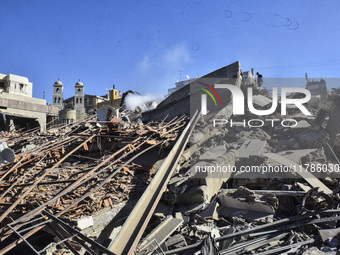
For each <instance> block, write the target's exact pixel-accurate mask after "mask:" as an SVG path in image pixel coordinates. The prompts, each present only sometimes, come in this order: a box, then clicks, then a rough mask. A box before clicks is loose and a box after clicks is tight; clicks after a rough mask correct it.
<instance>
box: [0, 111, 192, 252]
mask: <svg viewBox="0 0 340 255" xmlns="http://www.w3.org/2000/svg"><path fill="white" fill-rule="evenodd" d="M185 122H186V120H185V117H184V116H183V117H181V118H179V117H178V118H175V119H173V120H171V121H169V122H164V121H163V122H158V123H157V122H150V123H148V124H147V125H143V124H142V123H141V122H138V121H129V122H128V121H123V120H121V119H119V118H118V117H113V118H111V119H110V120H109V121H104V122H103V121H97V120H96V119H95V118H92V119H87V120H84V121H82V122H79V123H73V124H68V125H63V126H58V127H54V126H53V127H51V128H49V129H47V131H45V132H39V130H34V131H30V132H23V133H20V132H16V133H11V134H7V136H6V137H5V138H4V139H5V141H6V143H7V145H8V146H9V147H10V148H12V149H13V151H14V152H15V154H16V159H15V161H14V162H10V163H9V162H5V163H4V164H3V165H2V167H1V171H0V179H1V183H0V217H1V220H0V222H1V233H2V235H1V248H2V249H4V248H5V247H6V245H8V244H10V243H11V242H13V237H16V236H15V234H13V233H11V232H12V231H11V229H12V228H13V229H16V228H17V229H19V228H20V225H21V224H23V222H27V220H28V222H29V223H28V224H29V225H31V224H33V226H34V223H32V222H34V220H35V218H36V217H37V215H40V216H41V211H42V210H48V212H49V213H51V214H53V215H55V216H56V217H60V219H62V220H65V221H67V222H69V223H71V224H72V225H73V226H76V227H77V228H79V229H81V230H82V229H85V228H87V227H89V226H92V225H94V224H96V222H93V221H96V219H95V217H94V216H93V215H104V218H105V219H100V220H101V221H104V222H100V224H101V225H102V226H101V227H100V228H99V233H100V231H101V230H102V229H103V228H104V227H105V226H106V225H107V224H108V223H109V222H110V220H112V218H113V217H114V216H115V215H116V214H117V213H118V212H119V210H118V209H117V208H119V209H120V208H123V207H124V205H125V204H126V202H127V201H128V200H131V201H132V200H133V199H136V198H138V197H139V196H140V194H141V193H142V192H143V191H144V190H145V188H146V187H147V185H148V183H149V182H150V180H151V179H152V177H153V175H154V174H155V172H156V169H154V168H153V165H154V164H156V163H157V162H158V161H161V160H162V158H164V156H165V155H166V154H167V152H168V150H169V147H171V146H172V144H173V143H174V141H175V139H176V138H177V136H178V133H179V132H180V130H181V128H182V127H183V125H185ZM145 154H147V155H145ZM142 156H143V157H142ZM156 165H157V164H156ZM110 210H111V211H112V212H110ZM103 212H105V214H104V213H103ZM108 212H110V213H108ZM92 216H93V217H92ZM86 217H90V218H91V220H90V222H87V221H88V220H86V219H87V218H86ZM101 217H103V216H101ZM92 218H93V219H92ZM84 219H85V220H84ZM38 222H40V221H38ZM9 223H10V224H9ZM7 224H9V225H7ZM26 224H27V223H26ZM38 225H39V224H38ZM9 226H10V228H9ZM26 227H27V226H26ZM38 228H39V226H36V227H35V228H32V227H30V229H33V230H34V229H36V230H37V229H38ZM23 233H27V231H26V232H25V231H24V232H23ZM91 234H92V235H96V233H91ZM20 241H22V240H20ZM5 249H6V248H5Z"/></svg>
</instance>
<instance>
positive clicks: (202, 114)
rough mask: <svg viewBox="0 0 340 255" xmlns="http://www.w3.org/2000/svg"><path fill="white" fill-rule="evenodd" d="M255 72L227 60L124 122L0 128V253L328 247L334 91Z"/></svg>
mask: <svg viewBox="0 0 340 255" xmlns="http://www.w3.org/2000/svg"><path fill="white" fill-rule="evenodd" d="M253 74H254V72H253V71H251V72H246V75H245V72H242V70H241V65H240V63H239V62H235V63H233V64H231V65H228V66H225V67H223V68H221V69H218V70H216V71H213V72H211V73H209V74H207V75H204V76H202V77H200V78H198V79H195V80H192V81H190V82H189V83H188V84H187V85H185V86H183V87H181V88H179V89H178V90H176V91H174V92H173V93H172V94H171V95H169V96H168V97H167V98H166V99H164V101H162V102H161V103H160V104H158V105H157V107H156V108H155V109H152V110H149V111H145V112H142V113H140V112H134V114H131V115H130V116H133V117H131V118H129V119H127V118H124V117H123V116H122V115H120V114H119V112H120V111H119V109H118V108H117V109H111V108H109V107H106V108H104V109H102V110H101V111H99V110H98V112H97V114H99V113H100V114H101V115H104V117H105V118H103V117H102V116H95V115H92V116H88V117H87V118H86V119H85V121H82V122H78V121H76V120H74V121H73V123H70V122H69V123H65V124H64V125H62V126H58V127H50V128H49V129H48V130H47V131H46V132H39V131H37V130H36V131H34V132H31V133H23V134H17V135H15V134H13V136H12V137H7V138H6V140H5V141H3V142H6V145H7V146H8V148H11V149H12V150H13V152H15V160H13V162H9V161H7V162H6V160H5V161H4V162H3V163H2V166H1V170H0V223H1V225H0V227H1V230H0V233H1V234H0V238H1V239H0V240H1V242H0V254H53V255H54V254H141V255H142V254H143V255H144V254H186V255H191V254H203V255H208V254H209V255H210V254H262V255H264V254H304V255H309V254H338V250H339V248H340V237H339V236H340V235H339V234H340V222H339V220H340V218H339V213H340V210H339V205H340V204H339V203H340V185H339V178H340V176H339V174H340V173H339V172H340V161H339V156H340V153H339V151H337V149H336V144H337V137H338V134H339V133H340V130H339V127H340V118H339V114H338V112H339V106H340V104H339V95H334V97H333V98H332V107H330V108H329V109H325V108H322V107H321V106H319V107H317V108H315V107H314V106H313V107H310V106H309V105H308V102H304V103H301V105H299V106H300V107H297V106H296V105H295V106H294V105H293V106H292V105H285V99H290V100H292V99H298V100H300V101H298V102H302V101H303V100H304V98H300V96H299V97H298V98H295V97H296V94H294V93H291V94H289V95H288V94H287V95H284V96H283V94H281V97H279V96H275V93H272V94H269V93H268V90H267V89H266V88H265V87H258V86H257V81H256V79H255V78H254V75H253ZM264 84H265V82H264ZM57 85H58V84H57ZM59 85H60V84H59ZM78 85H79V84H78ZM226 86H228V87H226ZM226 88H228V89H226ZM231 90H232V91H233V92H231ZM207 91H208V92H209V93H208V92H207ZM249 91H250V92H251V94H249ZM235 93H239V94H242V95H244V98H241V99H242V100H240V99H239V98H235V97H234V94H235ZM311 94H312V93H311ZM248 98H249V99H251V100H248ZM60 101H61V100H60ZM78 102H80V100H79V101H78ZM82 102H83V101H82ZM202 102H203V103H202ZM290 102H292V101H290ZM57 103H58V98H57ZM283 106H287V107H286V108H282V107H283ZM288 106H289V107H288ZM282 109H284V110H285V111H286V113H285V114H283V110H282ZM301 109H306V111H308V112H309V113H311V114H310V115H308V114H303V113H302V111H301ZM125 111H126V110H125ZM256 111H262V112H263V111H267V113H268V114H265V115H258V114H255V113H256ZM113 112H114V114H113ZM235 112H236V113H239V112H242V113H243V114H235ZM254 112H255V113H254ZM268 119H269V120H270V121H268ZM216 120H217V121H216Z"/></svg>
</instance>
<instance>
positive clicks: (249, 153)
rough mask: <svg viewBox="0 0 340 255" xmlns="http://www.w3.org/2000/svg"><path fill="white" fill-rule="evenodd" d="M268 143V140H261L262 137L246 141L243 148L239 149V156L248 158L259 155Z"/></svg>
mask: <svg viewBox="0 0 340 255" xmlns="http://www.w3.org/2000/svg"><path fill="white" fill-rule="evenodd" d="M266 144H267V141H261V140H260V139H254V140H247V141H245V142H244V143H243V145H242V146H241V148H240V149H238V152H239V158H240V159H248V158H249V157H259V156H260V154H261V151H262V149H263V147H264V146H265V145H266Z"/></svg>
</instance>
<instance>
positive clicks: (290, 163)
mask: <svg viewBox="0 0 340 255" xmlns="http://www.w3.org/2000/svg"><path fill="white" fill-rule="evenodd" d="M263 156H265V157H268V158H271V159H273V160H275V161H277V162H279V163H280V164H283V165H285V166H287V167H293V166H294V165H296V163H295V162H293V161H291V160H288V159H286V158H284V157H282V156H280V155H277V154H274V153H265V154H263ZM295 173H297V174H298V175H300V176H301V177H303V178H304V179H305V180H306V181H307V182H308V183H309V184H310V185H312V187H314V188H315V187H318V188H319V190H320V191H323V192H324V193H326V194H332V193H333V192H332V190H330V189H329V188H328V187H327V186H326V185H325V184H323V183H322V182H321V181H320V180H319V179H317V178H316V177H315V176H314V175H313V174H312V173H310V172H308V171H306V169H304V168H303V167H299V169H298V171H295Z"/></svg>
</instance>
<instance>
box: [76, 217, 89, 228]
mask: <svg viewBox="0 0 340 255" xmlns="http://www.w3.org/2000/svg"><path fill="white" fill-rule="evenodd" d="M92 226H93V217H92V216H87V217H82V218H80V219H79V220H77V227H78V228H79V229H80V230H84V229H86V228H89V227H92Z"/></svg>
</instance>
